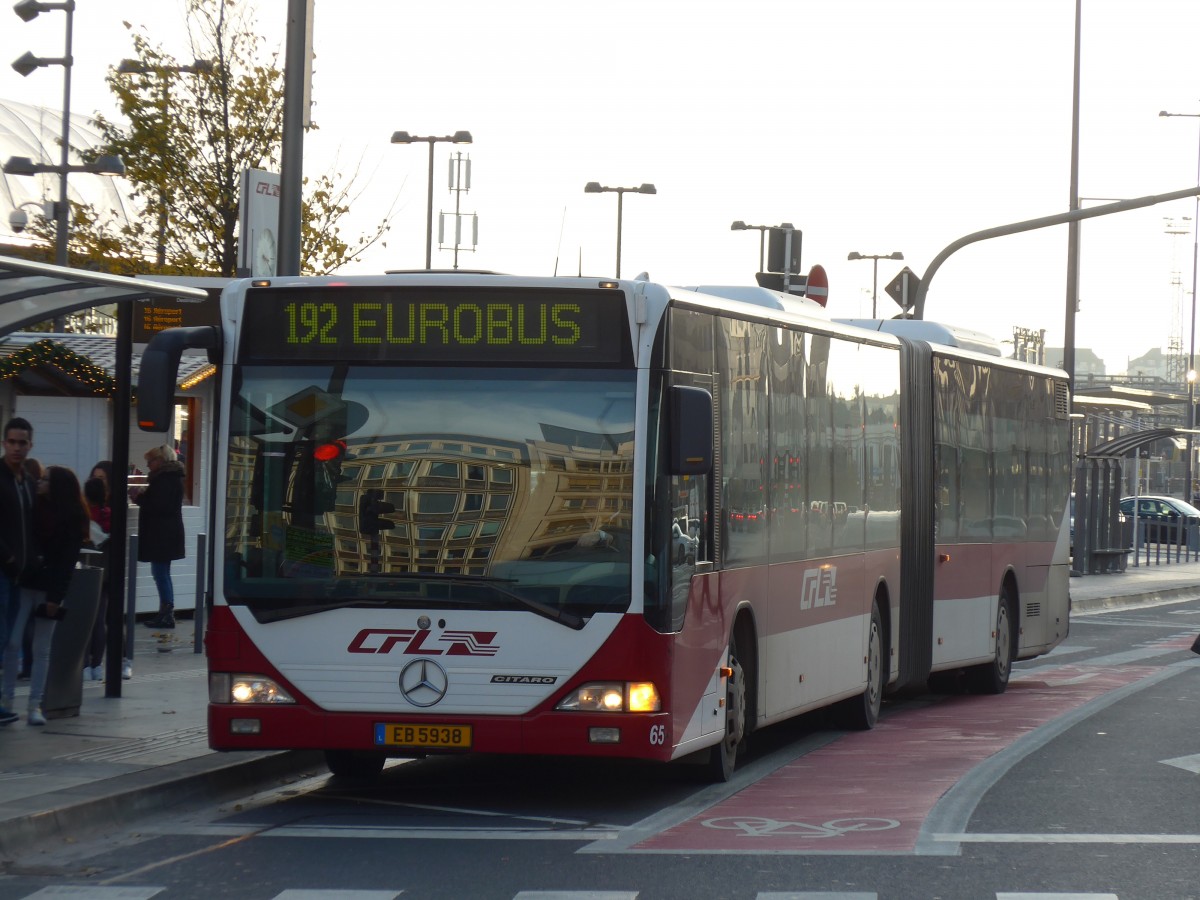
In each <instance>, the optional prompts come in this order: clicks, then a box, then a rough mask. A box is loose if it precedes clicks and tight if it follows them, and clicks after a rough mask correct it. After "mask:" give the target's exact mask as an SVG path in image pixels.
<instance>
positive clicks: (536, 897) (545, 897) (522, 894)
mask: <svg viewBox="0 0 1200 900" xmlns="http://www.w3.org/2000/svg"><path fill="white" fill-rule="evenodd" d="M637 895H638V892H637V891H518V892H517V893H516V894H514V895H513V900H637Z"/></svg>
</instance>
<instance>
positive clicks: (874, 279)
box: [846, 250, 904, 319]
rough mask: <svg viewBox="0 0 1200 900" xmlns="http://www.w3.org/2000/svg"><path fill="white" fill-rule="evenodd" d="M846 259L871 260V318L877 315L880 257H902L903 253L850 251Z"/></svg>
mask: <svg viewBox="0 0 1200 900" xmlns="http://www.w3.org/2000/svg"><path fill="white" fill-rule="evenodd" d="M846 259H848V260H854V259H869V260H871V268H872V269H873V272H872V276H871V318H872V319H874V318H876V317H877V313H876V310H875V306H876V301H877V300H878V298H879V261H880V260H881V259H904V254H903V253H901V252H900V251H899V250H897V251H896V252H894V253H884V254H874V253H858V252H856V251H851V253H850V255H849V256H847V257H846Z"/></svg>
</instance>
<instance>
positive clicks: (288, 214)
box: [276, 0, 312, 275]
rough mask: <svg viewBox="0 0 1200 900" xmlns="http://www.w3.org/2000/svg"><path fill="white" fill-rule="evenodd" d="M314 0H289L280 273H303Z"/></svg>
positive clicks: (277, 271) (285, 64)
mask: <svg viewBox="0 0 1200 900" xmlns="http://www.w3.org/2000/svg"><path fill="white" fill-rule="evenodd" d="M311 27H312V0H288V22H287V38H286V46H287V61H286V62H285V63H284V69H283V152H282V155H281V157H280V165H279V194H280V196H279V230H278V231H277V232H276V233H277V234H278V235H279V247H278V254H279V255H278V257H277V264H276V274H278V275H299V274H300V234H301V231H300V223H301V211H302V210H303V208H304V204H303V197H302V194H301V192H302V190H303V184H304V122H305V119H306V118H307V117H308V110H307V105H306V103H305V96H306V95H307V91H306V89H305V88H306V86H307V84H308V72H309V66H308V64H309V53H308V46H309V34H310V28H311Z"/></svg>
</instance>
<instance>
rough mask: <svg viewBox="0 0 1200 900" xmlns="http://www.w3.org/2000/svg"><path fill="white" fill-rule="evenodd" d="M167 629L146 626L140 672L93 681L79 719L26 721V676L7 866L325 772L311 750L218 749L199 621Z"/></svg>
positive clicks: (6, 787)
mask: <svg viewBox="0 0 1200 900" xmlns="http://www.w3.org/2000/svg"><path fill="white" fill-rule="evenodd" d="M158 633H159V634H166V635H169V636H170V638H169V640H168V642H167V643H165V644H164V643H160V641H159V639H158V638H157V637H156V632H155V631H152V630H151V629H149V628H146V627H145V626H143V625H141V624H140V623H139V624H138V626H137V633H136V634H135V639H134V657H133V678H132V679H130V680H129V681H122V682H121V696H120V697H113V698H107V697H105V696H104V684H103V682H98V681H96V682H93V681H85V682H83V698H82V702H81V704H80V708H79V715H77V716H71V717H67V718H57V719H49V721H48V722H47V724H46V725H45V726H44V727H33V726H30V725H28V724H26V721H25V708H26V702H27V698H28V696H29V682H27V681H22V682H18V686H17V695H16V700H15V702H14V703H13V709H14V711H15V712H17V713H19V714H20V716H21V721H19V722H14V723H13V724H11V725H6V726H3V727H0V872H2V871H3V869H4V864H5V863H6V862H7V861H9V860H12V859H14V858H15V856H16V851H17V850H18V849H20V848H22V847H26V846H28V845H29V844H31V843H33V842H36V841H38V840H42V839H49V840H55V839H61V837H62V835H64V834H65V833H67V832H70V831H75V830H85V829H90V828H97V827H101V828H105V829H119V828H120V827H121V826H122V824H123V823H124V822H126V821H129V820H131V819H132V818H134V817H135V816H138V815H144V814H146V813H150V812H154V811H156V810H161V809H165V808H167V807H169V806H173V805H175V804H177V803H184V802H188V801H191V800H195V799H200V798H203V797H206V796H207V797H210V798H211V797H218V796H220V795H221V794H224V793H226V792H228V791H231V790H238V789H241V788H243V787H245V788H246V789H247V790H254V789H255V786H256V785H260V784H262V783H264V782H265V781H266V780H268V779H271V778H278V779H279V780H281V781H282V780H283V779H286V778H289V777H292V776H294V775H295V774H296V773H298V772H304V771H307V772H309V773H317V772H320V771H323V768H322V766H323V763H322V758H321V756H320V755H319V754H316V753H312V752H307V753H301V752H294V753H236V754H234V753H216V752H214V751H212V750H209V748H208V737H207V733H206V707H207V703H208V678H207V674H206V669H205V663H204V655H203V654H202V653H195V652H194V650H193V639H194V635H195V631H194V628H193V622H192V620H191V619H186V620H185V619H180V620H179V622H178V626H177V627H176V628H175V629H174V631H172V632H158ZM160 647H163V648H170V649H169V650H166V652H162V651H160Z"/></svg>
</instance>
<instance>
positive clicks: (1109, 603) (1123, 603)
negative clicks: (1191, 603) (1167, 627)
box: [1071, 584, 1200, 613]
mask: <svg viewBox="0 0 1200 900" xmlns="http://www.w3.org/2000/svg"><path fill="white" fill-rule="evenodd" d="M1198 597H1200V584H1195V585H1188V586H1187V587H1180V588H1168V589H1165V590H1161V591H1147V592H1146V593H1144V594H1123V595H1117V596H1115V597H1086V598H1082V599H1076V598H1074V597H1072V598H1071V612H1073V613H1076V612H1078V613H1085V612H1093V611H1096V610H1102V609H1124V608H1125V607H1129V606H1143V605H1146V604H1151V605H1158V604H1160V603H1179V602H1183V601H1185V600H1195V599H1196V598H1198Z"/></svg>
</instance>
